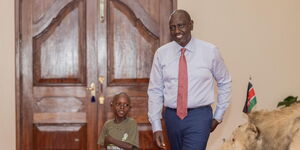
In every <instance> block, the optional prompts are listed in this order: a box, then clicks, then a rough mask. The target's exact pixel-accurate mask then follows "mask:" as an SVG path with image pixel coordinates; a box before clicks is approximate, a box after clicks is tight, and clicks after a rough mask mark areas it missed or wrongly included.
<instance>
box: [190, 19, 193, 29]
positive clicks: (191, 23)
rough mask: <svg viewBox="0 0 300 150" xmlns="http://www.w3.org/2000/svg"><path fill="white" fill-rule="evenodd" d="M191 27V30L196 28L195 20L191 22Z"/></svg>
mask: <svg viewBox="0 0 300 150" xmlns="http://www.w3.org/2000/svg"><path fill="white" fill-rule="evenodd" d="M190 25H191V30H193V28H194V21H193V20H191V22H190Z"/></svg>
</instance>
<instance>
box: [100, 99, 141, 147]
mask: <svg viewBox="0 0 300 150" xmlns="http://www.w3.org/2000/svg"><path fill="white" fill-rule="evenodd" d="M110 105H111V108H112V110H113V112H114V116H115V119H112V120H108V121H106V122H105V124H104V126H103V128H102V131H101V134H100V136H99V139H98V144H100V145H101V148H107V150H123V149H125V150H135V149H138V147H139V141H138V140H139V136H138V131H137V123H136V121H135V120H134V119H132V118H129V117H127V114H128V112H129V111H130V108H131V106H130V98H129V96H128V95H127V94H126V93H120V94H117V95H115V96H114V97H113V100H112V102H111V104H110Z"/></svg>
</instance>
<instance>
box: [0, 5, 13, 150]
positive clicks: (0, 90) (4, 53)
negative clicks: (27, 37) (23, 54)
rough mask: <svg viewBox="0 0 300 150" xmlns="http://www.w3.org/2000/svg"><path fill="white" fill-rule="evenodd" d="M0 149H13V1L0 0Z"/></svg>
mask: <svg viewBox="0 0 300 150" xmlns="http://www.w3.org/2000/svg"><path fill="white" fill-rule="evenodd" d="M0 20H1V23H0V70H1V73H0V122H1V123H0V149H2V150H14V149H15V145H16V144H15V142H16V139H15V137H16V136H15V135H16V133H15V132H16V131H15V93H14V91H15V63H14V61H15V59H14V56H15V47H14V38H15V37H14V1H13V0H0Z"/></svg>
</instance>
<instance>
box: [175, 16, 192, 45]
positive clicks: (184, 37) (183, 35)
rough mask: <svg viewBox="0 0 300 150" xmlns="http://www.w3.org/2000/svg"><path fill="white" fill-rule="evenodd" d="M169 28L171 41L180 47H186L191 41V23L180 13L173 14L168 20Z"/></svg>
mask: <svg viewBox="0 0 300 150" xmlns="http://www.w3.org/2000/svg"><path fill="white" fill-rule="evenodd" d="M169 28H170V32H171V37H172V39H173V40H174V41H175V42H177V43H178V44H179V45H181V46H182V47H184V46H186V45H187V44H188V43H189V41H190V40H191V37H192V36H191V31H192V30H193V21H192V20H190V19H189V18H188V17H187V15H185V14H184V13H182V12H175V13H174V14H173V15H172V16H171V19H170V22H169Z"/></svg>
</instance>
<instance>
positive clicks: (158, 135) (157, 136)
mask: <svg viewBox="0 0 300 150" xmlns="http://www.w3.org/2000/svg"><path fill="white" fill-rule="evenodd" d="M153 138H154V141H155V143H156V145H157V146H158V147H159V148H162V149H166V144H165V142H164V136H163V133H162V131H155V132H154V134H153Z"/></svg>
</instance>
